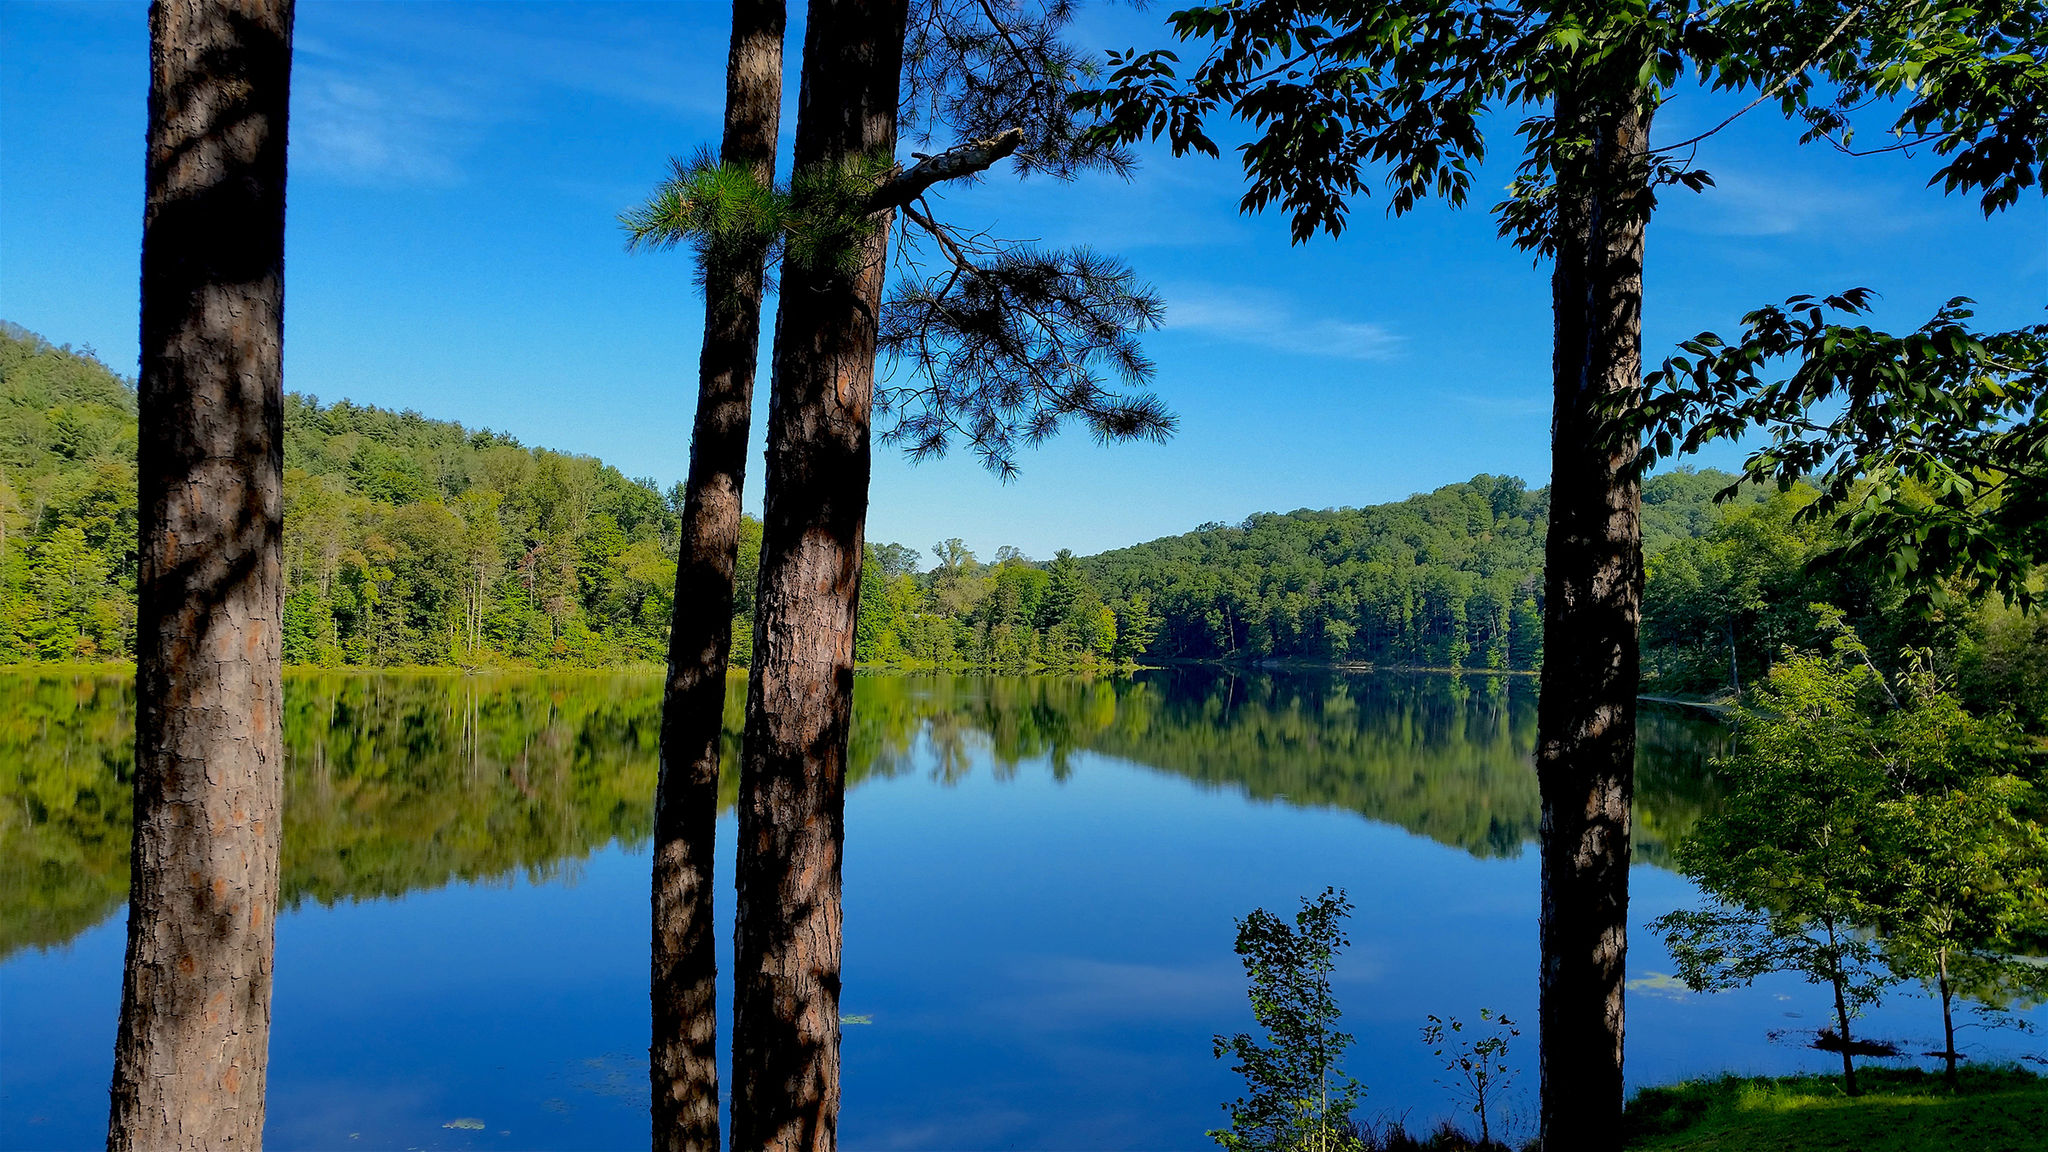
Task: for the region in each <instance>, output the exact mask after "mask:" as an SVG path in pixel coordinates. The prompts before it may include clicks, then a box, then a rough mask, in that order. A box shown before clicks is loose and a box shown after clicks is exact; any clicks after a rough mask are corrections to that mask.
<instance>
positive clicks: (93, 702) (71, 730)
mask: <svg viewBox="0 0 2048 1152" xmlns="http://www.w3.org/2000/svg"><path fill="white" fill-rule="evenodd" d="M134 770H135V693H134V691H133V689H132V687H131V686H130V682H129V680H128V678H126V677H121V678H115V677H93V676H46V675H38V674H35V673H23V674H20V675H12V674H10V675H7V676H5V677H0V957H4V956H8V955H11V954H12V953H13V952H15V951H16V950H17V949H20V948H23V947H25V946H28V945H31V944H32V945H35V946H37V947H39V948H47V947H50V946H52V945H56V944H62V943H63V942H65V941H66V940H69V939H71V938H72V937H73V936H76V935H78V934H79V933H80V932H83V931H84V930H86V929H87V928H90V927H92V926H93V925H94V924H97V923H99V922H100V921H101V920H104V919H106V917H107V915H108V914H109V913H111V912H112V911H113V910H114V909H115V908H117V907H119V906H120V904H121V902H122V901H124V900H126V899H127V898H128V844H129V841H130V840H131V839H132V838H133V834H132V831H131V829H132V827H133V819H134V799H133V796H132V794H131V793H130V791H129V786H128V782H129V779H130V778H131V777H132V776H133V774H134Z"/></svg>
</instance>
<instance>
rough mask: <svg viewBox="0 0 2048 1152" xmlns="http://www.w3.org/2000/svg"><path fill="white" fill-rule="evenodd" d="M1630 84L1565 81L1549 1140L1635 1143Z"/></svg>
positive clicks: (1638, 339)
mask: <svg viewBox="0 0 2048 1152" xmlns="http://www.w3.org/2000/svg"><path fill="white" fill-rule="evenodd" d="M1649 106H1650V105H1649V100H1648V98H1647V94H1645V93H1643V92H1642V91H1640V89H1638V88H1637V87H1636V85H1635V84H1634V83H1633V82H1631V83H1625V84H1619V85H1607V86H1604V87H1603V88H1598V89H1596V88H1594V87H1593V85H1591V84H1589V85H1588V87H1587V89H1586V90H1583V91H1581V92H1579V93H1571V92H1567V93H1565V94H1563V95H1561V96H1560V97H1559V99H1558V108H1557V115H1558V123H1559V125H1560V134H1561V135H1566V136H1569V135H1571V134H1577V133H1583V134H1584V135H1585V137H1586V138H1587V139H1588V140H1589V141H1590V153H1589V154H1588V155H1585V156H1583V157H1580V158H1577V159H1574V160H1570V161H1566V162H1562V163H1561V164H1560V173H1559V180H1558V184H1559V195H1558V203H1559V215H1558V222H1557V231H1558V250H1557V267H1556V271H1555V273H1554V274H1553V277H1552V282H1551V284H1552V294H1553V305H1554V308H1555V312H1556V347H1555V351H1554V360H1553V371H1554V373H1555V380H1554V384H1555V410H1554V415H1553V417H1552V421H1553V422H1552V427H1551V475H1550V535H1549V540H1548V542H1547V544H1546V546H1545V551H1544V565H1545V571H1544V581H1545V586H1544V592H1545V603H1544V630H1543V638H1544V642H1543V682H1542V694H1541V698H1540V701H1539V703H1538V706H1537V721H1536V723H1537V753H1536V768H1537V776H1538V780H1539V784H1540V787H1541V789H1542V797H1543V825H1542V857H1543V910H1542V976H1541V987H1540V989H1539V1010H1540V1013H1541V1017H1542V1035H1541V1040H1540V1048H1541V1058H1540V1061H1541V1065H1542V1117H1541V1122H1542V1141H1543V1147H1544V1148H1545V1149H1546V1150H1548V1152H1610V1150H1618V1149H1619V1148H1620V1147H1621V1125H1620V1121H1621V1107H1622V985H1623V981H1624V979H1625V972H1624V962H1625V959H1626V955H1627V946H1628V867H1629V835H1630V830H1629V803H1630V800H1631V797H1632V795H1633V793H1634V788H1635V752H1636V739H1635V736H1636V732H1635V729H1636V691H1637V685H1638V680H1639V678H1640V669H1639V666H1638V664H1639V657H1638V650H1637V639H1638V633H1639V631H1640V627H1641V622H1642V588H1643V555H1642V554H1643V547H1642V519H1641V514H1642V485H1641V481H1640V479H1639V478H1638V476H1637V473H1636V455H1637V446H1638V434H1637V432H1636V429H1635V423H1634V420H1633V419H1632V418H1631V414H1630V413H1629V412H1628V411H1627V409H1628V407H1629V406H1630V405H1631V404H1632V402H1633V401H1634V398H1635V397H1636V395H1637V393H1638V391H1639V390H1640V388H1641V386H1642V299H1643V232H1644V226H1645V224H1646V223H1647V222H1648V215H1649V202H1648V199H1649V190H1648V187H1647V183H1646V181H1647V175H1646V170H1645V160H1646V150H1647V148H1648V146H1649V132H1650V112H1649V111H1648V109H1649Z"/></svg>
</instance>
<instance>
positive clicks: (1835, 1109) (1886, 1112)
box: [1628, 1066, 2048, 1152]
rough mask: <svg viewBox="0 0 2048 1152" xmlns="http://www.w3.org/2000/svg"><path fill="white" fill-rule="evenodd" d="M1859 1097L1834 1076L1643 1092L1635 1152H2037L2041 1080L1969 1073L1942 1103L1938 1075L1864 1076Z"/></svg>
mask: <svg viewBox="0 0 2048 1152" xmlns="http://www.w3.org/2000/svg"><path fill="white" fill-rule="evenodd" d="M1857 1079H1858V1081H1859V1084H1860V1086H1861V1087H1862V1088H1863V1095H1861V1096H1856V1097H1850V1096H1845V1095H1843V1094H1842V1082H1841V1079H1840V1078H1839V1077H1829V1076H1790V1077H1783V1078H1778V1079H1768V1078H1750V1077H1739V1076H1729V1077H1723V1078H1721V1079H1718V1080H1695V1081H1688V1082H1686V1083H1683V1084H1675V1085H1671V1086H1669V1087H1664V1088H1647V1089H1644V1090H1643V1091H1642V1092H1641V1093H1638V1094H1637V1096H1636V1098H1635V1099H1634V1100H1632V1101H1630V1102H1629V1106H1628V1122H1629V1127H1630V1132H1631V1139H1630V1142H1629V1145H1628V1146H1629V1148H1631V1149H1640V1150H1643V1152H1652V1150H1659V1152H1667V1150H1668V1152H1678V1150H1681V1149H1682V1150H1684V1152H1752V1150H1761V1149H1770V1150H1771V1152H1817V1150H1819V1149H1830V1150H1834V1149H1842V1150H1849V1149H1854V1150H1856V1152H2039V1150H2041V1149H2048V1080H2043V1079H2041V1078H2040V1077H2037V1076H2035V1075H2034V1074H2033V1073H2031V1072H2027V1071H2025V1070H2023V1069H2020V1068H2015V1067H2011V1066H2007V1067H1991V1068H1968V1069H1965V1070H1964V1071H1963V1075H1962V1084H1961V1091H1960V1092H1957V1093H1954V1094H1951V1093H1950V1092H1949V1091H1948V1090H1947V1089H1946V1088H1944V1087H1943V1086H1942V1082H1941V1076H1940V1074H1939V1073H1929V1072H1923V1071H1920V1070H1918V1069H1904V1070H1899V1069H1886V1068H1868V1069H1861V1070H1859V1072H1858V1075H1857Z"/></svg>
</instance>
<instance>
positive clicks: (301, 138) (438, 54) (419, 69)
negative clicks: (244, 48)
mask: <svg viewBox="0 0 2048 1152" xmlns="http://www.w3.org/2000/svg"><path fill="white" fill-rule="evenodd" d="M500 15H503V14H500ZM322 17H323V20H322V25H321V27H320V28H319V29H318V30H317V31H313V32H311V33H310V34H309V32H308V30H307V29H306V28H305V26H304V25H305V21H302V22H301V28H300V34H299V37H298V41H297V43H296V45H295V46H294V62H293V68H294V73H295V74H294V77H293V83H292V99H293V110H292V134H293V141H292V142H293V158H294V163H295V164H297V165H300V166H302V167H304V168H308V169H311V170H314V171H317V172H320V173H322V174H324V175H330V176H334V177H338V178H340V179H344V180H347V181H350V182H352V183H371V184H391V183H399V184H407V183H416V184H450V183H455V182H458V181H460V180H461V179H462V177H463V175H464V173H465V169H466V167H467V166H468V165H469V163H470V162H471V161H472V159H473V157H474V155H475V152H476V149H478V148H479V147H482V146H484V144H485V141H484V136H485V134H486V132H487V131H489V130H491V129H492V128H493V126H494V125H496V126H502V125H504V124H507V123H518V122H522V121H527V120H531V119H533V118H534V117H535V116H536V115H537V114H538V113H539V111H540V110H541V109H543V108H545V107H546V106H548V105H550V104H559V103H561V102H562V101H563V100H564V99H565V97H566V98H569V99H588V98H595V99H596V100H597V101H598V102H600V103H602V102H607V101H611V102H617V103H620V104H626V105H638V106H641V107H647V108H653V109H655V110H657V111H658V112H662V113H667V114H670V115H674V116H677V117H681V118H683V119H685V120H699V119H702V120H707V121H708V122H709V123H710V124H711V125H712V126H714V127H715V125H716V120H717V116H718V111H719V108H720V105H721V103H722V100H723V96H724V83H723V74H722V73H720V72H717V71H715V70H707V69H704V68H701V67H690V66H689V64H690V63H691V62H693V61H694V60H695V59H696V57H697V56H698V55H699V54H700V53H699V52H698V51H697V49H698V47H699V45H698V44H697V42H696V30H695V29H693V28H691V27H688V26H687V24H688V22H685V23H684V24H680V25H679V24H678V23H677V22H676V21H674V20H662V21H649V20H644V19H641V18H640V17H639V16H638V15H637V14H636V13H634V12H632V11H631V10H630V9H621V10H620V11H619V13H618V14H617V18H616V19H613V20H609V21H599V22H585V21H577V22H571V23H569V24H566V25H565V24H564V23H562V22H560V21H558V20H555V19H552V18H540V17H538V16H535V17H532V18H521V14H519V13H517V12H514V13H511V14H510V16H509V18H505V19H494V20H489V21H480V20H477V19H475V18H474V15H473V14H469V13H465V12H462V11H460V10H444V9H443V8H442V7H441V6H437V5H397V6H393V5H383V4H365V5H360V6H323V8H322Z"/></svg>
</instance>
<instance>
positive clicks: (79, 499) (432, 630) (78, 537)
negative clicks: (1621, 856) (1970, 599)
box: [0, 328, 2048, 727]
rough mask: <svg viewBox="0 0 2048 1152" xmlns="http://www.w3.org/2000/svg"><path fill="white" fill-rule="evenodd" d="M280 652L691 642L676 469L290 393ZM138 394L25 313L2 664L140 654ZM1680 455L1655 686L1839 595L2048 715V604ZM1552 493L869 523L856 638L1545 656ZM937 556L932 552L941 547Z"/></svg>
mask: <svg viewBox="0 0 2048 1152" xmlns="http://www.w3.org/2000/svg"><path fill="white" fill-rule="evenodd" d="M284 429H285V440H284V468H285V470H284V520H285V529H284V578H285V603H284V653H285V659H286V662H287V663H288V664H293V665H301V666H320V667H346V666H365V667H393V666H467V667H491V666H507V665H513V666H531V667H555V668H604V667H618V666H626V665H634V664H652V663H656V662H658V661H660V660H661V658H662V654H663V653H664V651H665V650H666V648H667V645H668V642H669V629H670V620H671V618H672V616H673V612H674V593H675V588H674V582H673V572H672V569H673V567H674V565H675V563H676V560H677V549H678V546H679V544H678V542H679V539H680V525H681V519H680V505H681V501H682V491H681V486H676V487H674V488H672V489H671V490H670V491H668V492H667V493H663V492H662V491H661V490H660V489H659V487H658V486H657V485H656V483H655V482H654V481H652V480H646V479H633V478H629V477H626V476H624V475H622V474H621V473H620V472H619V471H618V470H617V469H615V468H612V467H610V466H608V465H605V464H603V463H601V462H600V461H598V460H595V459H593V458H591V457H587V456H576V455H570V454H566V453H560V452H553V451H549V450H547V449H543V448H529V447H526V446H524V445H522V444H520V443H519V442H518V441H517V440H515V439H513V438H512V437H510V436H507V435H505V434H503V433H499V432H493V431H490V430H488V429H485V430H471V429H468V428H465V427H464V426H463V425H461V424H457V423H452V422H448V421H441V420H429V419H426V418H425V417H422V416H420V415H419V414H417V413H413V412H399V413H394V412H390V411H387V410H384V409H380V408H375V407H369V406H364V405H358V404H353V403H350V402H349V401H346V400H343V401H339V402H336V403H332V404H322V403H321V402H320V401H319V400H318V399H317V398H314V397H309V396H301V395H297V394H287V395H286V397H285V401H284ZM135 445H136V423H135V392H134V387H133V385H132V384H130V383H129V382H127V381H124V380H122V379H120V378H119V377H118V376H116V375H115V374H114V373H112V372H111V371H109V370H107V369H106V368H105V367H104V366H103V365H101V364H100V363H99V362H98V361H97V360H96V359H94V358H93V357H92V356H91V355H90V354H89V353H85V352H79V351H73V350H70V349H68V348H64V347H59V346H55V345H52V344H50V343H49V342H48V341H46V340H43V339H42V338H40V337H38V336H36V335H34V334H32V333H28V332H26V331H23V330H21V329H18V328H14V329H10V330H8V331H5V332H0V662H7V663H28V662H66V661H70V662H79V661H85V662H90V661H94V660H109V659H128V658H132V656H133V644H134V622H135V600H134V595H135V572H136V551H135V527H136V506H135V487H134V475H135ZM1734 480H1735V477H1733V476H1732V475H1730V474H1728V473H1723V472H1717V471H1713V470H1703V471H1692V470H1683V469H1682V470H1675V471H1670V472H1665V473H1662V474H1660V475H1657V476H1653V477H1650V478H1649V479H1648V480H1646V481H1645V482H1644V490H1643V536H1644V552H1645V556H1646V562H1647V567H1648V578H1647V582H1646V586H1645V591H1644V608H1643V617H1644V623H1643V635H1642V651H1643V661H1644V684H1645V686H1646V689H1647V690H1649V691H1652V692H1658V693H1668V694H1674V695H1689V696H1705V697H1713V696H1720V695H1725V694H1729V693H1731V692H1733V691H1734V690H1736V689H1739V688H1740V687H1741V686H1742V685H1743V684H1745V683H1753V682H1755V681H1757V680H1759V679H1760V678H1761V677H1762V676H1763V675H1764V674H1765V672H1766V671H1767V670H1768V669H1769V667H1770V666H1771V665H1772V664H1773V663H1774V662H1775V661H1776V660H1777V659H1778V658H1779V656H1780V654H1781V653H1782V652H1783V650H1784V649H1785V648H1786V647H1788V646H1789V647H1810V646H1811V645H1812V644H1813V643H1814V642H1815V640H1816V639H1817V637H1818V636H1819V634H1820V633H1819V632H1818V631H1817V629H1818V623H1819V619H1820V617H1819V615H1818V614H1817V613H1818V612H1819V611H1820V609H1818V608H1817V607H1816V606H1817V605H1824V606H1826V607H1827V608H1830V609H1833V610H1837V611H1840V612H1842V613H1843V614H1844V615H1845V617H1846V618H1847V619H1849V620H1850V621H1851V622H1852V624H1853V625H1854V626H1855V627H1856V628H1857V629H1858V630H1859V632H1861V634H1863V635H1865V636H1867V637H1869V638H1870V641H1871V646H1872V648H1873V650H1874V651H1877V652H1879V653H1897V652H1899V651H1901V650H1903V649H1907V648H1929V649H1932V650H1934V651H1936V652H1938V653H1939V654H1940V655H1941V658H1942V661H1943V667H1944V669H1945V670H1947V671H1949V672H1951V673H1953V674H1956V675H1958V676H1959V677H1960V679H1961V683H1962V687H1963V691H1964V695H1965V698H1966V699H1968V700H1969V701H1970V702H1971V703H1972V704H1973V706H1980V707H1981V706H1985V705H1991V704H1995V703H1999V702H2004V703H2008V704H2010V705H2012V706H2013V707H2014V708H2015V709H2016V710H2017V711H2018V713H2019V715H2020V717H2021V719H2022V720H2023V721H2025V722H2026V723H2027V724H2028V725H2029V726H2030V727H2038V726H2039V725H2041V724H2043V723H2048V630H2044V628H2043V627H2042V624H2041V621H2040V619H2039V618H2038V617H2034V616H2030V615H2026V614H2023V613H2021V612H2019V611H2017V610H2015V609H2012V608H2008V607H2005V606H2003V605H2001V604H1995V603H1990V604H1980V605H1964V606H1961V607H1960V608H1958V609H1957V610H1953V611H1949V612H1946V613H1936V614H1932V615H1929V614H1924V613H1912V612H1907V611H1905V610H1904V607H1905V605H1904V600H1905V597H1906V596H1907V594H1908V592H1907V589H1906V587H1905V586H1903V585H1900V584H1899V583H1898V582H1896V581H1894V580H1891V579H1888V574H1887V573H1886V572H1885V571H1883V570H1877V569H1874V568H1873V567H1872V566H1870V565H1867V564H1865V565H1849V566H1826V565H1820V564H1817V563H1816V561H1817V560H1818V559H1820V558H1821V557H1822V556H1823V554H1824V553H1826V552H1827V551H1828V549H1830V548H1832V547H1834V546H1835V545H1836V544H1837V543H1838V542H1839V540H1840V537H1841V534H1840V533H1839V532H1837V531H1836V530H1834V529H1833V528H1832V527H1831V526H1830V525H1829V524H1828V523H1826V522H1825V521H1818V520H1814V519H1812V518H1810V517H1802V516H1801V515H1800V512H1801V511H1802V509H1806V508H1808V507H1809V505H1811V503H1812V502H1813V500H1814V499H1815V498H1816V496H1817V493H1816V492H1815V491H1814V489H1813V488H1812V487H1811V486H1809V485H1804V484H1801V485H1796V486H1794V487H1793V488H1792V489H1790V490H1789V491H1786V492H1777V491H1774V490H1772V489H1771V488H1769V487H1768V486H1764V485H1747V486H1744V487H1743V488H1741V489H1740V491H1739V493H1738V494H1737V496H1736V497H1735V498H1734V499H1732V500H1727V501H1717V500H1716V499H1715V497H1716V495H1717V494H1718V493H1720V492H1722V491H1724V490H1725V489H1726V488H1727V487H1728V486H1729V485H1730V484H1731V483H1732V482H1733V481H1734ZM1548 507H1549V493H1548V491H1547V490H1546V489H1540V488H1539V489H1530V488H1528V487H1527V486H1526V485H1525V484H1524V483H1523V482H1522V481H1521V480H1518V479H1516V478H1514V477H1504V476H1484V475H1482V476H1475V477H1473V478H1472V479H1471V480H1469V481H1466V482H1463V483H1459V484H1451V485H1447V486H1445V487H1442V488H1439V489H1436V490H1435V491H1432V492H1428V493H1423V494H1420V495H1416V496H1411V497H1409V498H1408V499H1406V500H1401V501H1396V502H1393V503H1388V504H1379V505H1372V506H1368V507H1363V508H1340V509H1329V510H1321V511H1309V510H1304V511H1297V512H1290V513H1285V514H1281V513H1261V514H1259V515H1255V516H1252V517H1248V518H1247V519H1246V520H1244V521H1243V522H1242V523H1239V524H1235V525H1224V524H1207V525H1203V526H1201V527H1199V528H1197V529H1195V530H1194V531H1191V532H1188V533H1184V534H1182V535H1179V536H1172V537H1166V538H1162V539H1159V540H1154V541H1151V542H1149V543H1145V544H1139V545H1135V546H1132V547H1128V548H1120V549H1115V550H1112V551H1109V552H1103V553H1100V554H1098V555H1094V556H1082V557H1077V556H1075V555H1073V554H1072V553H1071V552H1068V551H1065V550H1062V551H1061V552H1058V553H1056V554H1055V555H1054V557H1053V558H1052V559H1051V560H1050V561H1044V562H1040V561H1033V560H1031V559H1029V558H1027V557H1025V556H1024V555H1023V554H1022V553H1021V552H1019V551H1018V550H1017V549H1015V548H1002V549H999V550H998V551H997V552H996V554H995V556H994V557H992V558H991V559H989V560H988V561H984V560H982V559H981V558H980V557H977V556H976V555H975V554H974V553H973V552H972V551H971V550H969V549H968V548H967V547H966V546H965V545H964V544H963V543H962V542H961V541H960V540H958V539H951V540H945V541H941V542H939V543H937V544H935V545H934V546H933V547H932V548H931V549H930V550H929V552H928V553H926V554H924V555H920V554H919V553H918V552H917V551H915V550H913V549H911V548H909V547H907V546H904V545H901V544H893V543H884V544H878V545H868V546H867V547H866V548H865V552H864V560H863V567H862V580H861V591H860V604H859V616H858V619H857V625H856V627H857V631H856V636H855V655H856V658H857V659H858V660H859V661H860V662H861V663H863V664H868V665H884V666H900V667H938V668H965V667H982V668H995V669H1012V670H1024V669H1030V668H1115V667H1122V666H1127V665H1130V664H1133V663H1138V662H1141V661H1144V660H1154V661H1157V660H1223V661H1233V660H1234V661H1261V660H1288V661H1301V662H1317V663H1358V664H1371V665H1376V666H1380V667H1429V668H1454V669H1471V670H1510V671H1533V670H1535V669H1537V668H1540V667H1541V666H1542V655H1543V629H1542V605H1543V579H1542V578H1543V539H1544V531H1545V527H1546V516H1547V513H1548ZM760 546H761V523H760V521H758V520H756V519H754V518H752V517H742V518H741V521H740V524H739V539H738V541H737V542H736V549H735V578H734V596H733V616H732V621H731V629H732V637H733V640H732V657H731V658H732V662H733V663H734V664H736V665H739V666H745V665H747V664H748V663H749V662H750V661H751V659H752V648H753V645H752V640H753V634H752V623H753V621H752V616H753V606H754V580H755V577H756V574H757V570H758V567H759V564H760ZM927 565H928V566H927Z"/></svg>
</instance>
